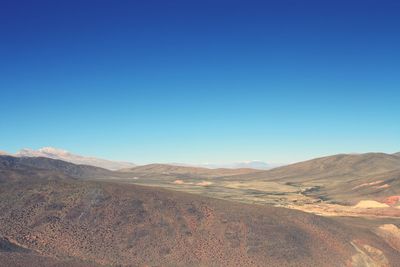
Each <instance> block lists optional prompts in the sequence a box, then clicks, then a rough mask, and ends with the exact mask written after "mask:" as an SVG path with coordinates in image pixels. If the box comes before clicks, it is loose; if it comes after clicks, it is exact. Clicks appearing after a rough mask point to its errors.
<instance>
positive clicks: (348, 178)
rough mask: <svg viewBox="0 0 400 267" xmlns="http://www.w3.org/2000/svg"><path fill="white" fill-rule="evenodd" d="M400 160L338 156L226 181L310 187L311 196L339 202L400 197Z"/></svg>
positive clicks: (383, 156) (380, 155)
mask: <svg viewBox="0 0 400 267" xmlns="http://www.w3.org/2000/svg"><path fill="white" fill-rule="evenodd" d="M399 173H400V157H398V156H396V155H389V154H384V153H367V154H358V155H346V154H342V155H335V156H329V157H323V158H318V159H313V160H309V161H304V162H300V163H296V164H292V165H288V166H283V167H279V168H276V169H273V170H268V171H262V172H258V173H254V174H247V175H240V176H236V177H225V178H224V179H226V180H229V179H236V180H237V179H241V180H243V181H247V180H258V181H276V182H282V183H287V184H301V185H303V186H310V187H312V189H311V190H310V192H308V193H309V194H315V195H316V196H319V197H322V198H324V199H333V200H335V201H339V202H349V203H352V204H353V203H354V202H357V201H359V200H361V199H369V198H372V199H384V198H386V197H389V196H393V195H400V184H399V183H400V182H399V177H400V176H399Z"/></svg>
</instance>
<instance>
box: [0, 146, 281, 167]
mask: <svg viewBox="0 0 400 267" xmlns="http://www.w3.org/2000/svg"><path fill="white" fill-rule="evenodd" d="M0 155H11V156H15V157H45V158H51V159H59V160H63V161H67V162H71V163H75V164H82V165H92V166H97V167H101V168H105V169H109V170H120V169H128V168H132V167H135V166H137V164H135V163H132V162H125V161H112V160H107V159H101V158H97V157H87V156H82V155H78V154H73V153H71V152H69V151H67V150H64V149H59V148H54V147H43V148H40V149H37V150H34V149H30V148H24V149H21V150H19V151H18V152H17V153H15V154H11V153H7V152H5V151H0ZM168 165H176V166H187V167H200V168H207V169H220V168H223V169H259V170H267V169H271V168H274V167H278V166H281V165H282V164H269V163H266V162H263V161H259V160H252V161H242V162H233V163H220V164H217V163H203V164H202V163H199V164H196V163H194V164H187V163H168Z"/></svg>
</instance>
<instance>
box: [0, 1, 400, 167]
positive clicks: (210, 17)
mask: <svg viewBox="0 0 400 267" xmlns="http://www.w3.org/2000/svg"><path fill="white" fill-rule="evenodd" d="M399 14H400V2H399V1H397V0H374V1H372V0H363V1H348V0H346V1H341V0H339V1H338V0H335V1H320V0H319V1H307V0H305V1H298V0H292V1H289V0H280V1H247V0H246V1H234V0H230V1H218V0H213V1H208V0H201V1H200V0H199V1H197V0H192V1H187V0H185V1H164V0H163V1H151V0H150V1H109V0H107V1H102V0H96V1H87V0H80V1H71V0H68V1H54V0H49V1H41V0H37V1H18V0H15V1H3V2H2V3H1V8H0V93H1V95H0V97H1V98H0V99H1V105H0V122H1V130H0V150H6V151H10V152H15V151H16V150H18V149H20V148H22V147H31V148H39V147H42V146H54V147H60V148H64V149H67V150H70V151H73V152H76V153H81V154H85V155H96V156H101V157H106V158H111V159H124V160H131V161H135V162H138V163H145V162H229V161H241V160H253V159H257V160H265V161H269V162H292V161H297V160H302V159H308V158H312V157H316V156H321V155H328V154H335V153H341V152H367V151H383V152H390V153H392V152H395V151H400V15H399Z"/></svg>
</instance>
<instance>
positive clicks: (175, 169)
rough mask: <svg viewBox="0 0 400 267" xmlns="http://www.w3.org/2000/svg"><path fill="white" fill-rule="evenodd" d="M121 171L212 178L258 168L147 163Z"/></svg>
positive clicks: (140, 175)
mask: <svg viewBox="0 0 400 267" xmlns="http://www.w3.org/2000/svg"><path fill="white" fill-rule="evenodd" d="M121 171H123V172H127V173H131V174H132V175H135V176H139V177H144V176H154V175H157V176H160V175H162V176H177V177H181V178H183V177H184V178H190V177H192V178H201V177H204V178H214V177H223V176H231V175H238V174H249V173H257V172H259V171H260V170H255V169H249V168H241V169H228V168H219V169H209V168H201V167H190V166H177V165H169V164H148V165H143V166H137V167H134V168H129V169H123V170H121Z"/></svg>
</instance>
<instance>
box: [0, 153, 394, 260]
mask: <svg viewBox="0 0 400 267" xmlns="http://www.w3.org/2000/svg"><path fill="white" fill-rule="evenodd" d="M399 163H400V157H399V156H398V155H388V154H362V155H337V156H331V157H326V158H321V159H315V160H311V161H307V162H301V163H297V164H294V165H289V166H284V167H280V168H276V169H272V170H267V171H260V170H253V169H236V170H235V169H206V168H192V167H180V166H170V165H162V164H152V165H145V166H137V167H133V168H128V169H126V168H125V169H123V170H121V171H110V170H106V169H102V168H98V167H95V166H88V165H76V164H73V163H69V162H64V161H60V160H54V159H49V158H44V157H12V156H0V259H1V264H0V265H2V266H26V265H27V263H29V264H30V265H31V266H397V265H398V263H399V262H400V229H399V226H400V223H399V215H400V209H399V205H398V201H399V198H398V197H397V196H398V195H400V192H399V191H398V188H399V187H398V178H399V176H398V175H399V171H400V168H399V166H400V164H399Z"/></svg>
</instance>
